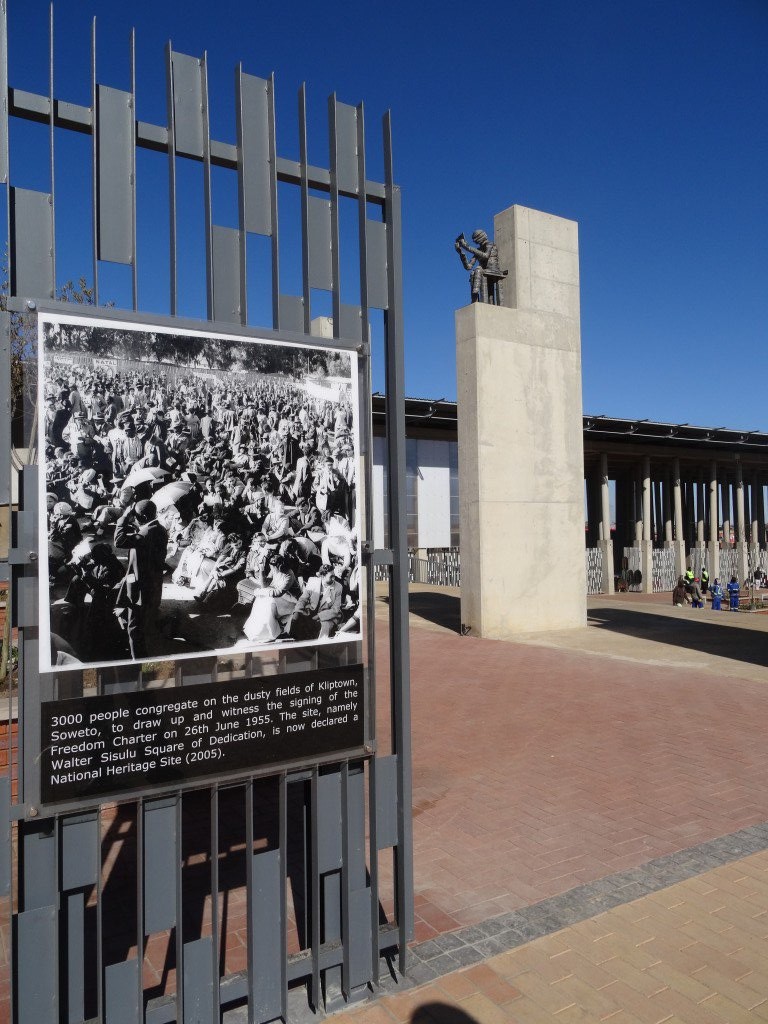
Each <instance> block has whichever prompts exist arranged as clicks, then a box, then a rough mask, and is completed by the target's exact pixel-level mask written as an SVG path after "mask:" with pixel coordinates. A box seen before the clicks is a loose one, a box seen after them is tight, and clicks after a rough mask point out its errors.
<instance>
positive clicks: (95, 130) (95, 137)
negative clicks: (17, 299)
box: [54, 17, 99, 305]
mask: <svg viewBox="0 0 768 1024" xmlns="http://www.w3.org/2000/svg"><path fill="white" fill-rule="evenodd" d="M98 102H99V97H98V91H97V86H96V18H95V17H94V18H93V19H92V20H91V183H92V197H93V199H92V202H93V208H92V214H91V231H92V239H91V244H92V245H93V299H94V302H95V303H96V305H98V303H99V194H98V193H99V190H98V184H97V183H98V175H99V117H98V110H97V106H98ZM55 280H56V277H55V273H54V281H55Z"/></svg>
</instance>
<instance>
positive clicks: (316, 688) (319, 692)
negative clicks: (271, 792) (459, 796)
mask: <svg viewBox="0 0 768 1024" xmlns="http://www.w3.org/2000/svg"><path fill="white" fill-rule="evenodd" d="M363 704H364V698H363V666H362V665H353V666H347V667H344V668H336V669H328V670H322V671H316V672H296V673H292V674H286V675H281V676H268V677H263V676H262V677H259V678H255V679H247V680H243V681H236V682H226V683H206V684H204V685H201V686H189V687H182V688H176V689H167V690H165V689H164V690H144V691H142V692H140V693H122V694H116V695H114V696H109V697H83V698H79V699H77V700H67V701H49V702H47V703H43V704H42V705H41V711H42V747H41V749H42V754H41V797H42V800H43V803H55V802H57V801H61V800H71V799H74V798H78V799H81V798H82V797H83V796H89V795H95V794H108V793H118V792H120V791H123V790H135V789H144V788H145V787H149V786H152V785H154V784H163V785H168V784H171V785H172V784H173V783H174V782H185V781H186V780H188V779H193V778H196V777H198V776H207V775H219V774H223V773H226V772H231V771H236V770H243V769H245V770H248V769H253V768H259V767H262V766H264V765H268V764H274V763H276V762H280V763H286V762H290V761H293V760H304V759H306V758H312V757H315V756H324V755H327V754H330V753H333V752H334V751H342V750H352V749H355V748H358V747H362V745H363V742H364V735H365V733H364V728H363V723H364V706H363Z"/></svg>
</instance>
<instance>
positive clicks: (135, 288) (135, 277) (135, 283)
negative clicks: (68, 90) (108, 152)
mask: <svg viewBox="0 0 768 1024" xmlns="http://www.w3.org/2000/svg"><path fill="white" fill-rule="evenodd" d="M137 121H138V115H137V112H136V29H135V28H132V29H131V286H132V299H133V308H134V309H136V310H137V309H138V308H139V267H138V259H137V255H136V187H137V186H136V122H137Z"/></svg>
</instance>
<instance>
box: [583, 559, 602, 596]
mask: <svg viewBox="0 0 768 1024" xmlns="http://www.w3.org/2000/svg"><path fill="white" fill-rule="evenodd" d="M584 559H585V562H586V568H587V594H602V592H603V550H602V548H587V549H586V551H585V552H584Z"/></svg>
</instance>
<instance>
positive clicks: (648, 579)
mask: <svg viewBox="0 0 768 1024" xmlns="http://www.w3.org/2000/svg"><path fill="white" fill-rule="evenodd" d="M640 572H641V573H642V574H643V582H642V588H643V589H642V593H643V594H652V593H653V541H651V540H641V541H640Z"/></svg>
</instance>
